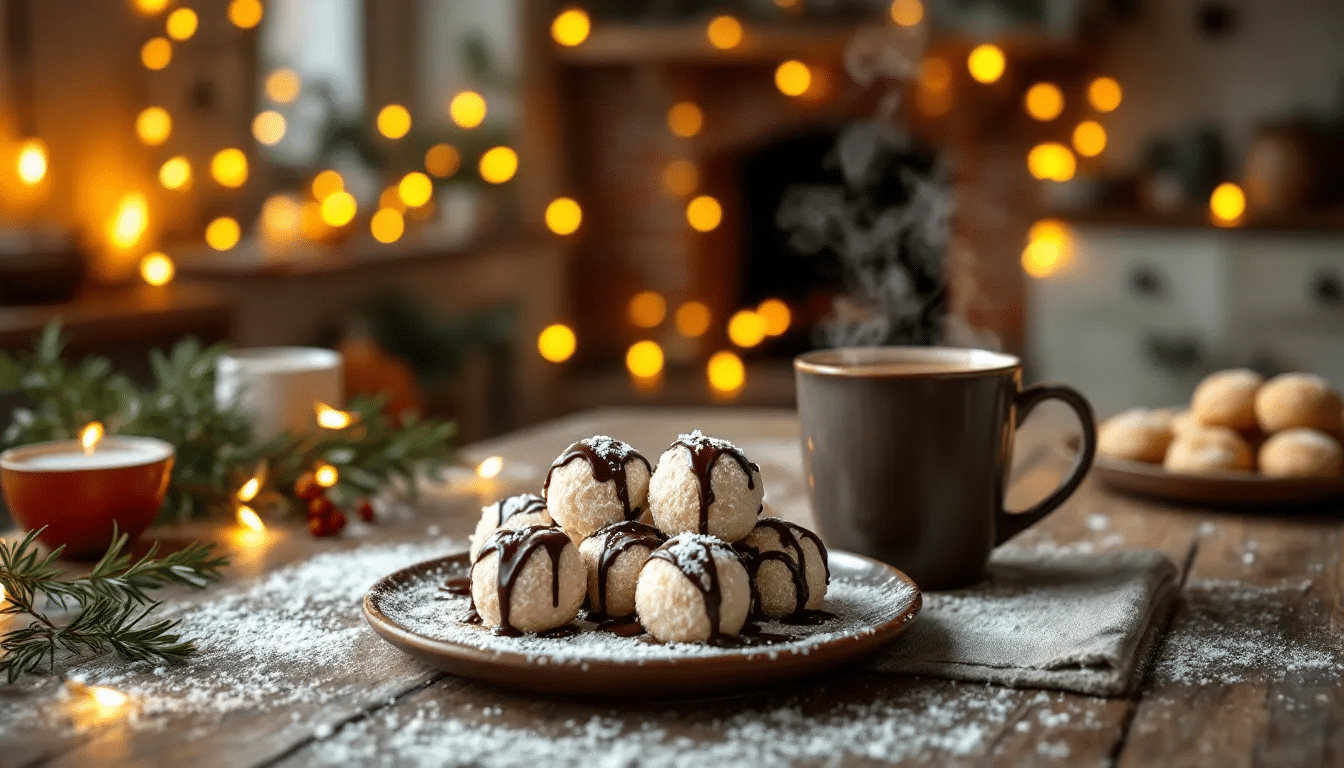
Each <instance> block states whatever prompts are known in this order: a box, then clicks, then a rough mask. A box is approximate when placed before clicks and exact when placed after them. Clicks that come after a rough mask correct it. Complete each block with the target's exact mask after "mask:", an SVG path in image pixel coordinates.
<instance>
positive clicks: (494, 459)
mask: <svg viewBox="0 0 1344 768" xmlns="http://www.w3.org/2000/svg"><path fill="white" fill-rule="evenodd" d="M503 471H504V457H503V456H487V457H485V458H484V459H481V463H480V464H477V465H476V476H477V477H479V478H481V479H483V480H489V479H490V478H492V477H498V476H499V473H500V472H503Z"/></svg>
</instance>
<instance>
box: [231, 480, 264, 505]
mask: <svg viewBox="0 0 1344 768" xmlns="http://www.w3.org/2000/svg"><path fill="white" fill-rule="evenodd" d="M262 477H263V474H262V473H261V472H258V473H257V474H255V475H253V476H252V477H250V478H248V481H247V482H246V483H243V484H242V486H241V487H240V488H239V489H238V493H237V497H238V500H239V501H241V502H243V503H244V504H246V503H247V502H249V501H251V500H253V499H255V498H257V494H258V493H261V481H262Z"/></svg>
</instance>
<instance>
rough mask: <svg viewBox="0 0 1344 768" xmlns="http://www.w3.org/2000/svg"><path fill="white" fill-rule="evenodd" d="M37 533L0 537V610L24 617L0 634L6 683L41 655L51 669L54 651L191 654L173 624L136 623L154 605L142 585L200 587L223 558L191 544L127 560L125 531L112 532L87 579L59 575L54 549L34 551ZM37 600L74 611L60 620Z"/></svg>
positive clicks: (167, 657)
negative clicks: (1, 601)
mask: <svg viewBox="0 0 1344 768" xmlns="http://www.w3.org/2000/svg"><path fill="white" fill-rule="evenodd" d="M39 533H41V531H40V530H39V531H33V532H31V533H29V534H28V535H27V536H25V537H24V538H23V539H22V540H21V541H19V542H17V543H13V544H10V543H7V542H0V586H3V587H4V590H5V596H6V597H7V598H8V602H7V603H6V604H5V605H4V606H3V608H0V614H11V615H12V614H26V615H29V616H31V617H32V621H31V622H30V623H29V624H28V626H26V627H21V628H19V629H14V630H10V631H9V632H6V633H5V634H4V635H3V636H0V651H3V654H4V655H3V656H0V669H3V670H4V671H5V674H6V676H7V678H8V680H9V682H11V683H12V682H14V681H15V680H17V679H18V678H19V677H20V676H21V675H23V674H25V673H27V672H33V671H36V670H37V669H38V668H39V667H40V666H41V665H42V662H43V660H44V659H46V660H47V661H48V663H49V664H50V666H51V668H52V669H54V668H55V666H56V654H57V651H64V652H67V653H70V654H74V655H86V654H96V653H103V652H106V651H108V650H112V651H115V652H116V653H117V654H118V655H119V656H121V657H122V658H125V659H129V660H132V661H152V660H164V661H173V660H178V659H182V658H184V657H186V656H187V655H189V654H191V653H192V652H193V651H195V649H196V646H195V645H194V644H193V643H192V642H191V641H189V640H182V638H181V636H180V635H178V634H176V633H173V632H172V629H173V628H174V627H175V626H177V622H176V621H172V620H167V619H164V620H161V621H158V622H155V623H153V624H150V625H148V626H141V623H142V622H143V621H144V619H145V618H146V617H147V616H148V615H149V613H150V612H151V611H153V610H154V609H155V608H156V607H158V605H159V604H158V603H156V602H153V601H151V600H150V598H149V596H148V595H147V594H146V591H147V590H152V589H158V588H161V587H164V586H167V585H169V584H180V585H183V586H187V587H191V588H193V589H204V588H205V587H206V586H208V585H209V584H210V582H212V581H216V580H218V579H219V577H220V573H219V570H220V568H222V567H223V566H225V565H227V560H225V559H224V558H222V557H214V556H213V554H214V553H213V548H212V547H211V546H210V545H206V544H201V543H199V542H197V543H193V544H191V545H190V546H187V547H185V548H183V549H181V550H178V551H176V552H173V553H170V554H169V555H167V556H165V557H163V558H159V559H155V557H154V555H155V554H156V553H157V551H158V544H157V543H156V544H155V545H154V546H152V547H150V549H149V551H148V552H146V553H145V554H144V555H143V556H142V557H140V558H139V559H135V558H133V557H132V556H131V555H130V554H126V553H123V551H122V550H123V549H124V548H125V546H126V542H127V537H126V535H125V534H120V535H115V534H114V540H113V543H112V545H111V546H110V547H108V550H107V553H106V554H105V555H104V556H103V558H102V559H101V560H99V561H98V564H97V565H95V566H94V568H93V571H92V572H90V574H89V575H88V576H83V577H80V578H75V579H70V580H62V579H61V576H62V575H63V573H64V571H62V570H60V569H59V568H57V567H56V566H55V565H54V562H55V560H56V558H57V557H59V556H60V553H61V548H57V549H56V550H55V551H53V552H51V553H50V554H48V555H46V556H45V557H43V556H40V553H39V552H38V548H37V546H36V540H37V536H38V534H39ZM39 597H45V598H46V599H47V600H48V601H49V602H50V603H51V604H52V605H53V606H56V607H58V608H59V609H61V610H66V609H68V608H69V606H70V605H72V604H73V605H75V606H77V607H78V609H79V610H78V612H77V613H76V614H75V616H74V617H73V618H71V619H70V620H69V621H68V622H66V623H65V624H64V625H61V624H58V623H57V622H56V621H55V620H53V619H52V618H51V617H50V616H48V615H47V614H46V613H44V612H43V611H41V610H40V609H39V607H38V598H39Z"/></svg>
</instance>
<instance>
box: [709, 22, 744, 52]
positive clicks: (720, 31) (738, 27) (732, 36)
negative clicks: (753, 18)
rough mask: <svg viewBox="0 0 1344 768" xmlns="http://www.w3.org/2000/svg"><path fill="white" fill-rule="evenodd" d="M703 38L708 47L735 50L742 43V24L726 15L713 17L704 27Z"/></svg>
mask: <svg viewBox="0 0 1344 768" xmlns="http://www.w3.org/2000/svg"><path fill="white" fill-rule="evenodd" d="M705 36H706V37H708V38H709V44H710V45H712V46H714V47H715V48H718V49H720V50H724V51H726V50H728V49H729V48H736V47H737V46H738V44H739V43H741V42H742V22H740V21H738V20H737V19H736V18H735V17H733V16H728V15H727V14H725V15H723V16H715V17H714V18H712V19H710V20H709V24H708V26H706V27H705Z"/></svg>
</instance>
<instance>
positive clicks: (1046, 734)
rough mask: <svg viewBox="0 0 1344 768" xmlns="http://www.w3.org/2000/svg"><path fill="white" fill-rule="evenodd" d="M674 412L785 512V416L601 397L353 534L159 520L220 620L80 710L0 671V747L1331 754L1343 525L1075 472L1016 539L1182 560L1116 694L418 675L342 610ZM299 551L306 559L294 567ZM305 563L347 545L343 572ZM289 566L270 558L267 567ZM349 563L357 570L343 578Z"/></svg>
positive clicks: (192, 606) (1079, 758) (336, 554)
mask: <svg viewBox="0 0 1344 768" xmlns="http://www.w3.org/2000/svg"><path fill="white" fill-rule="evenodd" d="M1065 423H1066V422H1064V421H1062V420H1058V419H1052V418H1050V417H1049V416H1048V415H1047V417H1046V418H1045V419H1044V421H1042V422H1040V423H1037V424H1035V425H1034V426H1033V425H1031V424H1029V425H1028V428H1026V429H1024V431H1023V433H1022V434H1021V435H1020V438H1019V445H1018V461H1017V465H1016V468H1015V470H1014V487H1013V494H1012V495H1013V496H1014V497H1015V498H1016V499H1017V500H1018V501H1019V502H1022V503H1025V502H1026V501H1028V500H1029V499H1030V497H1032V496H1033V495H1038V494H1039V493H1041V492H1043V490H1044V489H1045V488H1047V487H1048V486H1049V485H1051V484H1052V483H1053V482H1054V480H1055V478H1057V477H1058V476H1059V475H1060V474H1061V473H1062V471H1063V469H1064V468H1065V466H1066V464H1067V463H1068V460H1069V458H1070V457H1069V456H1068V454H1067V452H1066V451H1065V449H1064V448H1063V447H1062V444H1063V440H1062V437H1063V435H1064V432H1065V430H1066V427H1065V426H1064V424H1065ZM692 427H699V428H701V429H704V430H705V431H706V432H709V433H711V434H715V435H720V436H723V437H727V438H729V439H732V440H734V441H736V442H737V443H738V444H739V445H741V446H742V447H743V448H744V449H745V450H746V451H747V452H748V453H749V454H750V455H751V456H752V457H753V459H755V460H756V461H757V462H758V463H760V464H761V466H762V469H763V474H764V477H765V478H766V481H767V484H768V500H769V501H770V502H771V503H772V504H773V505H774V506H775V507H776V509H777V510H779V511H780V512H781V513H782V514H783V515H785V516H787V517H791V518H794V519H798V520H800V521H804V520H806V519H807V517H808V510H807V504H806V501H805V499H804V497H803V487H802V476H801V472H800V468H799V463H800V460H799V457H798V452H797V448H796V442H795V441H796V430H797V425H796V422H795V420H794V417H793V415H792V414H791V413H787V412H779V411H744V410H713V411H687V410H665V411H614V410H608V411H592V412H587V413H583V414H579V415H576V416H573V417H569V418H566V419H563V420H560V421H557V422H552V423H549V424H545V425H542V426H540V427H535V428H532V429H528V430H524V431H520V432H516V433H513V434H510V435H507V436H505V437H502V438H499V439H496V440H492V441H490V442H487V443H481V444H477V445H474V446H470V447H468V448H467V449H465V450H464V452H463V453H464V457H465V458H466V459H468V460H470V461H476V460H479V459H481V458H484V457H485V456H489V455H493V454H498V455H501V456H503V457H504V459H505V470H504V472H503V473H502V474H501V476H500V477H499V478H496V479H495V480H493V481H483V480H479V479H476V478H474V477H471V476H470V475H469V474H467V473H465V472H464V473H462V477H460V478H459V479H458V480H457V481H456V482H454V483H452V484H450V485H448V486H444V487H440V488H438V489H437V490H436V491H435V492H433V493H432V494H430V496H429V497H427V498H426V499H425V501H424V502H423V503H422V505H421V508H420V511H419V514H418V516H417V517H416V518H415V519H413V520H408V521H403V522H400V523H392V522H388V523H383V524H380V525H378V526H377V527H375V528H373V529H371V530H369V531H366V532H364V533H363V534H360V535H359V536H358V537H357V538H353V539H347V540H344V541H339V542H334V541H317V540H313V539H311V538H309V537H308V536H307V535H306V534H304V533H303V532H300V531H297V530H275V531H272V532H270V533H269V534H268V535H267V537H266V540H265V541H264V542H258V541H255V540H253V541H250V540H248V538H247V537H246V536H245V535H243V534H241V533H240V532H239V531H238V530H237V529H234V528H231V527H206V526H201V527H198V528H192V529H186V530H180V529H179V530H172V531H165V532H164V533H165V534H166V537H167V538H171V539H182V538H188V537H192V536H200V535H209V536H212V537H214V538H216V539H217V540H219V541H220V542H221V543H223V544H224V545H225V546H226V547H227V548H228V549H230V551H232V552H233V553H234V554H235V564H234V565H233V566H232V568H231V574H230V577H229V579H228V583H226V584H225V585H222V586H219V587H215V588H212V589H210V590H208V591H207V592H205V593H200V594H191V595H184V594H180V593H174V594H172V595H170V596H169V606H168V608H169V609H170V610H175V611H186V613H184V614H183V615H188V616H195V617H196V618H195V619H192V621H194V622H195V624H192V625H191V626H192V627H193V628H194V629H193V631H196V630H198V629H200V628H202V627H210V626H216V625H214V624H211V623H210V621H213V620H216V619H217V620H218V622H219V623H218V625H217V626H218V627H220V630H219V631H220V633H221V636H219V637H214V636H209V635H205V636H203V635H201V634H200V633H199V632H198V633H197V634H196V637H197V639H199V640H201V641H202V648H203V650H202V653H201V654H200V655H198V656H197V657H195V658H194V659H193V660H191V661H189V662H187V663H186V664H184V665H182V666H179V667H165V668H162V669H158V670H152V669H139V668H127V667H126V666H124V665H121V664H119V663H117V662H115V661H108V660H102V661H95V662H85V663H82V664H78V665H75V666H73V667H71V668H68V669H66V670H64V671H66V672H68V673H71V674H83V675H84V676H85V677H86V682H87V683H88V684H89V685H108V686H111V687H114V688H116V689H118V690H121V691H123V692H125V693H127V694H129V695H130V697H131V698H130V701H129V702H128V703H127V704H126V705H124V706H122V707H112V708H98V707H96V706H93V705H91V704H90V702H89V701H87V697H81V696H71V695H68V694H65V693H64V692H63V689H62V686H61V685H60V684H59V683H58V682H55V681H53V680H52V679H51V678H48V677H30V678H27V679H25V680H24V681H23V682H22V683H21V684H19V685H17V686H11V687H4V686H0V764H4V765H16V766H29V765H44V766H79V767H80V768H87V766H90V765H96V764H121V763H133V764H138V765H193V766H211V765H247V766H260V765H283V766H298V765H328V764H330V765H359V764H377V765H399V766H400V765H411V766H415V765H447V764H462V765H494V764H523V763H535V764H538V765H580V764H589V763H602V764H611V765H635V764H641V763H643V764H652V765H697V766H704V765H720V764H727V763H729V762H739V763H742V764H749V765H755V764H783V763H792V764H798V765H831V764H861V765H866V764H876V763H910V764H915V763H929V764H934V765H971V764H975V765H981V764H1014V765H1016V764H1024V763H1031V764H1038V763H1039V764H1060V765H1111V764H1118V765H1122V766H1128V765H1142V764H1158V765H1164V766H1173V765H1209V766H1229V765H1252V764H1255V765H1273V766H1280V765H1318V764H1322V763H1327V762H1329V763H1340V762H1342V761H1344V729H1341V728H1340V727H1338V726H1337V725H1336V723H1337V722H1338V721H1339V719H1340V717H1341V711H1342V710H1344V706H1342V705H1344V686H1341V684H1340V679H1341V678H1340V670H1341V668H1342V667H1341V664H1340V659H1344V654H1341V653H1340V652H1339V651H1338V648H1339V645H1338V644H1337V643H1336V642H1335V641H1334V640H1333V638H1334V635H1335V634H1336V633H1337V632H1338V627H1339V616H1340V608H1339V606H1340V595H1341V575H1340V553H1341V535H1340V533H1341V527H1340V524H1339V522H1338V521H1336V520H1333V519H1301V518H1298V517H1294V516H1292V515H1290V514H1284V515H1282V516H1278V517H1247V516H1240V515H1232V514H1220V513H1215V512H1209V511H1199V510H1189V509H1175V508H1169V507H1166V506H1163V505H1161V504H1158V503H1151V502H1145V501H1139V500H1134V499H1129V498H1121V497H1118V496H1114V495H1112V494H1110V493H1107V492H1106V491H1104V490H1103V489H1101V488H1099V487H1097V486H1096V485H1095V484H1092V483H1089V484H1087V485H1085V487H1084V488H1083V490H1082V491H1081V492H1080V493H1079V494H1078V495H1077V496H1076V497H1075V498H1074V500H1073V501H1071V502H1070V503H1069V504H1068V505H1067V506H1066V507H1065V508H1064V509H1062V510H1061V511H1060V512H1058V513H1056V514H1055V515H1053V516H1052V517H1051V518H1049V519H1047V520H1046V521H1045V522H1044V523H1043V524H1041V525H1040V526H1038V527H1037V528H1035V529H1033V530H1031V531H1029V532H1027V533H1026V534H1024V535H1023V536H1022V537H1021V538H1020V539H1018V540H1017V541H1015V542H1014V544H1017V545H1024V546H1044V547H1063V548H1068V549H1073V550H1078V551H1084V552H1086V551H1101V550H1108V549H1116V548H1140V547H1147V548H1153V549H1158V550H1161V551H1163V552H1165V553H1167V554H1168V555H1169V556H1170V557H1171V558H1172V559H1173V561H1174V562H1176V563H1177V564H1178V565H1179V566H1180V569H1181V571H1182V579H1183V597H1184V600H1183V601H1182V602H1181V604H1180V605H1179V607H1178V608H1177V611H1176V615H1175V617H1174V619H1173V623H1172V628H1171V632H1170V633H1169V635H1168V636H1167V638H1166V639H1165V640H1164V642H1163V643H1162V644H1160V645H1159V647H1158V651H1157V654H1156V660H1155V665H1154V671H1152V672H1150V674H1149V676H1148V678H1147V680H1146V681H1145V682H1144V684H1143V685H1142V687H1141V690H1140V691H1139V692H1138V693H1137V694H1135V695H1133V696H1132V697H1130V698H1119V699H1099V698H1091V697H1087V696H1081V695H1076V694H1066V693H1059V692H1046V691H1037V690H1018V689H1010V688H998V687H992V686H986V685H979V684H966V683H962V684H956V683H952V682H948V681H943V680H935V679H926V678H915V677H901V676H890V675H880V674H874V673H863V672H858V671H845V672H838V673H835V674H832V675H829V676H827V677H825V678H823V679H818V680H811V681H806V682H802V683H798V684H796V685H792V686H785V687H781V688H776V689H768V690H762V691H757V692H750V693H743V694H737V695H732V696H727V697H723V698H710V699H700V700H692V701H673V702H659V701H653V702H625V703H622V702H615V701H611V702H592V701H576V700H564V699H547V698H539V697H534V696H530V695H524V694H518V693H512V692H508V691H503V690H496V689H493V688H489V687H486V686H483V685H479V684H475V683H471V682H468V681H466V680H463V679H459V678H453V677H449V676H446V675H443V674H440V673H438V672H435V671H433V670H430V669H427V668H425V667H423V666H421V665H419V664H418V663H416V662H414V661H412V660H410V659H408V658H406V657H404V656H402V655H400V654H399V653H398V652H396V651H395V650H393V649H392V648H390V647H389V646H387V645H385V644H384V643H382V642H381V641H380V640H379V639H378V638H376V637H375V636H374V635H373V633H372V632H371V631H369V630H368V629H367V628H366V627H365V626H363V619H362V618H361V617H360V614H359V609H358V605H357V603H356V598H357V596H358V593H359V591H360V590H361V589H362V588H363V587H362V585H361V583H360V581H361V580H363V579H369V578H371V576H370V574H373V575H376V574H377V568H379V567H381V568H383V569H384V570H390V569H391V568H392V567H395V565H394V564H392V561H393V560H395V559H396V557H395V555H398V554H400V556H401V557H402V558H403V559H405V558H411V557H424V556H425V555H424V554H423V552H420V549H423V548H424V547H427V546H429V547H439V548H440V549H445V550H446V549H447V548H450V547H452V546H457V545H460V543H461V538H460V537H461V536H462V535H463V534H465V533H466V532H468V531H469V529H470V527H471V525H472V524H473V522H474V519H475V515H476V511H475V510H476V509H477V508H478V507H479V505H480V503H481V501H482V500H483V499H485V500H488V499H489V498H491V497H494V496H496V495H500V494H503V493H509V492H520V491H522V490H527V489H535V488H536V487H537V486H538V485H539V484H540V481H541V475H542V473H543V472H544V470H545V468H546V466H547V465H548V464H549V462H550V460H551V459H552V458H553V457H554V456H555V455H556V454H557V453H558V452H559V451H560V450H561V449H563V448H564V446H565V445H567V444H568V443H569V442H570V441H571V440H573V439H575V438H577V437H581V436H586V435H589V434H593V433H607V434H611V435H615V436H619V437H622V438H624V439H627V440H629V441H630V442H632V443H634V444H635V445H636V446H637V447H640V448H641V449H643V450H645V451H649V452H654V451H657V450H658V449H660V448H661V447H662V446H665V445H666V444H668V443H669V442H670V441H671V440H672V439H673V437H674V436H675V435H676V434H677V432H679V431H685V430H687V429H689V428H692ZM652 455H656V453H654V454H652ZM447 536H451V537H457V538H454V539H453V540H452V541H448V540H445V538H444V537H447ZM390 542H418V543H416V544H412V545H408V546H409V547H410V548H409V549H406V550H404V551H403V550H391V549H389V543H390ZM417 547H419V548H420V549H416V548H417ZM370 552H390V553H391V554H390V555H389V556H388V564H387V565H381V566H380V565H379V563H380V562H381V561H379V560H377V559H376V558H371V556H369V555H368V553H370ZM417 553H419V554H417ZM313 556H318V557H319V558H325V559H324V560H319V561H317V563H318V565H311V564H310V565H307V566H305V565H303V562H305V561H307V559H308V558H311V557H313ZM341 558H345V559H344V560H343V559H341ZM296 563H297V565H295V564H296ZM322 563H328V564H339V563H354V564H355V565H350V566H348V567H347V569H346V570H349V571H350V572H348V573H347V572H342V571H343V569H342V567H341V566H339V565H337V566H336V567H326V568H325V569H324V568H323V567H320V564H322ZM370 563H372V565H370ZM286 566H290V567H292V570H279V569H282V567H286ZM356 566H358V567H356ZM361 567H362V568H371V569H372V570H370V572H369V573H360V572H359V568H361ZM268 573H269V574H272V576H271V577H270V580H269V581H267V580H266V577H265V575H264V574H268ZM315 574H316V575H321V576H322V578H323V579H326V578H330V579H331V583H332V585H333V586H332V593H333V595H332V599H331V600H330V601H329V602H325V603H320V604H315V605H307V606H306V605H305V604H303V602H302V601H301V600H298V599H293V600H291V599H289V598H288V597H287V596H288V595H290V594H291V592H290V590H291V588H292V589H293V590H294V593H293V594H306V593H307V592H313V591H314V589H313V587H314V585H313V583H312V579H313V577H314V575H315ZM257 576H260V577H261V579H260V580H258V579H254V578H252V577H257ZM319 587H320V585H319ZM304 590H307V592H305V591H304ZM317 592H318V593H321V590H320V588H319V589H318V590H317ZM268 595H269V597H267V596H268ZM268 601H269V602H268ZM277 605H280V606H282V607H280V608H277V607H276V606H277ZM221 606H223V607H221ZM226 609H227V610H226ZM253 610H255V611H256V612H258V615H262V614H265V612H266V611H271V612H272V613H274V615H275V616H277V617H279V619H283V620H284V621H290V622H292V623H293V626H294V627H296V628H298V629H299V630H304V628H306V627H311V628H312V629H311V631H306V630H304V631H293V632H291V633H290V634H288V635H286V634H284V633H283V632H281V633H279V637H278V639H277V638H271V639H269V640H267V641H266V643H264V644H261V645H260V646H259V647H264V648H267V649H270V650H268V651H267V652H266V653H257V654H254V655H247V654H243V653H242V652H241V651H238V650H237V647H238V646H248V644H249V643H252V644H258V643H260V641H259V640H257V639H256V638H253V637H248V636H244V635H240V634H237V633H236V632H235V634H233V635H229V639H228V640H227V642H225V640H223V639H222V636H223V635H227V633H228V632H229V631H231V630H229V627H234V628H235V629H236V625H234V624H230V623H229V621H230V619H229V617H230V616H232V617H233V619H235V620H236V619H237V618H238V617H239V616H246V615H248V613H247V612H249V611H253ZM192 611H196V612H197V613H194V614H193V613H191V612H192ZM265 615H270V614H265ZM279 619H277V620H279ZM252 629H253V630H256V631H258V632H260V633H261V634H267V633H268V632H269V631H270V630H267V629H264V628H263V629H257V628H255V627H254V628H252ZM249 631H252V630H249ZM1042 631H1043V632H1046V631H1049V628H1048V627H1042ZM249 647H250V646H249ZM240 681H242V682H240ZM604 761H605V762H604Z"/></svg>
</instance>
